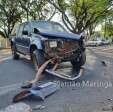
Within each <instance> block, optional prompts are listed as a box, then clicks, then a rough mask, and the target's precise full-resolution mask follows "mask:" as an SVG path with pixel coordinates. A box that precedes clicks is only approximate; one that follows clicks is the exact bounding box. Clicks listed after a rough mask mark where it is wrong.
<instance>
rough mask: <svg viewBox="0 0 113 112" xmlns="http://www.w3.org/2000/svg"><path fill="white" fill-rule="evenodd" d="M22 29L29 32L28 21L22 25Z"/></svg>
mask: <svg viewBox="0 0 113 112" xmlns="http://www.w3.org/2000/svg"><path fill="white" fill-rule="evenodd" d="M23 31H28V33H30V25H29V24H28V23H26V24H25V25H24V29H23Z"/></svg>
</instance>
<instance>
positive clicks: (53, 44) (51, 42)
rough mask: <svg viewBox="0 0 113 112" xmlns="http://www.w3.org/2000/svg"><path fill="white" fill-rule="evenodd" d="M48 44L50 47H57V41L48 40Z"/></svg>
mask: <svg viewBox="0 0 113 112" xmlns="http://www.w3.org/2000/svg"><path fill="white" fill-rule="evenodd" d="M49 45H50V47H57V41H50V42H49Z"/></svg>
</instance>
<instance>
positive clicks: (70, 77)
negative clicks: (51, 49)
mask: <svg viewBox="0 0 113 112" xmlns="http://www.w3.org/2000/svg"><path fill="white" fill-rule="evenodd" d="M63 69H64V70H65V68H63ZM66 69H67V68H66ZM84 70H85V69H84V68H83V67H81V68H80V71H79V73H78V74H77V73H76V72H74V75H73V76H72V75H67V74H64V73H61V72H60V73H59V72H57V70H56V71H54V70H52V69H46V70H45V71H46V72H47V73H49V74H52V75H54V76H57V77H59V78H62V79H66V80H71V81H73V80H76V79H78V78H80V77H81V76H82V75H83V74H84Z"/></svg>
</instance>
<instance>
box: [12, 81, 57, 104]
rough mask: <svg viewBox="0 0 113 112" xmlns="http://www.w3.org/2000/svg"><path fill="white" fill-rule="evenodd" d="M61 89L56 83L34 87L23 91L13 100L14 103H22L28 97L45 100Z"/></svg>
mask: <svg viewBox="0 0 113 112" xmlns="http://www.w3.org/2000/svg"><path fill="white" fill-rule="evenodd" d="M58 89H59V86H58V85H57V84H56V83H53V82H48V83H46V84H43V85H40V86H36V87H32V88H30V89H26V90H23V91H21V92H20V93H19V94H17V95H16V96H15V97H14V98H13V102H18V101H21V100H23V99H25V98H28V97H30V96H31V97H34V98H36V99H41V100H44V99H45V97H47V96H48V95H51V94H52V93H54V92H56V91H57V90H58Z"/></svg>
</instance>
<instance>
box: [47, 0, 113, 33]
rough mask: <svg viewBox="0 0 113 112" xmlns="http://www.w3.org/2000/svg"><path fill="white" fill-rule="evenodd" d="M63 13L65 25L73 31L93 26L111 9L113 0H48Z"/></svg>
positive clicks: (79, 31)
mask: <svg viewBox="0 0 113 112" xmlns="http://www.w3.org/2000/svg"><path fill="white" fill-rule="evenodd" d="M47 1H48V2H49V3H50V4H52V5H53V6H54V7H55V8H56V9H57V10H58V11H59V12H60V13H61V15H62V21H63V23H64V25H65V26H66V27H67V28H68V30H70V31H71V32H73V33H78V34H80V33H82V32H83V31H84V30H86V29H87V28H89V27H92V25H93V24H94V23H96V22H97V21H98V20H99V19H100V18H103V17H105V16H106V14H108V13H109V12H110V11H111V10H109V8H110V7H111V4H112V0H68V1H67V0H47Z"/></svg>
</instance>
